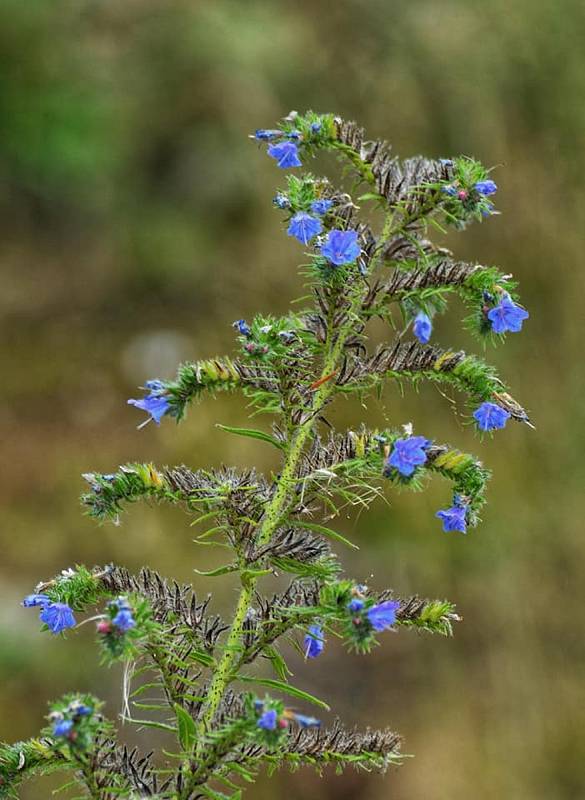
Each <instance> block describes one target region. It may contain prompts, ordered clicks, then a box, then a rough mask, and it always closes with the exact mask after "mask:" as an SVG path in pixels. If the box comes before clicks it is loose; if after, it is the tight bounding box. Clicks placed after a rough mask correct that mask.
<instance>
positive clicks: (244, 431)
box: [216, 423, 286, 450]
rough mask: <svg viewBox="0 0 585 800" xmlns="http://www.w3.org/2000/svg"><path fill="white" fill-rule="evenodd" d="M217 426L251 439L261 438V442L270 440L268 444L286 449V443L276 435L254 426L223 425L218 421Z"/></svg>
mask: <svg viewBox="0 0 585 800" xmlns="http://www.w3.org/2000/svg"><path fill="white" fill-rule="evenodd" d="M216 427H217V428H221V430H222V431H226V432H227V433H235V434H236V435H237V436H247V437H249V438H250V439H259V440H260V441H261V442H268V444H272V445H274V447H277V448H278V449H279V450H285V449H286V445H284V444H283V443H282V442H279V441H278V439H275V438H274V436H270V434H269V433H264V431H257V430H255V429H254V428H232V427H231V426H230V425H221V424H220V423H218V424H217V425H216Z"/></svg>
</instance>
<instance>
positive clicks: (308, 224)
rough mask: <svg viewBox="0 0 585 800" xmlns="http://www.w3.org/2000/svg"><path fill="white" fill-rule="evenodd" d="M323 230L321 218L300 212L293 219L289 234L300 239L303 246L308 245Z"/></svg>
mask: <svg viewBox="0 0 585 800" xmlns="http://www.w3.org/2000/svg"><path fill="white" fill-rule="evenodd" d="M322 230H323V223H322V222H321V220H320V219H319V217H312V216H311V215H310V214H305V212H304V211H299V212H298V213H297V214H295V215H294V217H292V219H291V221H290V225H289V226H288V230H287V233H288V235H289V236H294V237H295V239H298V240H299V242H300V243H301V244H304V245H307V244H309V242H310V241H311V239H314V238H315V236H317V235H318V234H320V233H321V231H322Z"/></svg>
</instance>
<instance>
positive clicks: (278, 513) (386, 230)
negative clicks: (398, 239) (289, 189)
mask: <svg viewBox="0 0 585 800" xmlns="http://www.w3.org/2000/svg"><path fill="white" fill-rule="evenodd" d="M391 232H392V215H391V214H388V216H387V217H386V220H385V223H384V227H383V230H382V234H381V236H380V240H379V242H378V249H377V252H376V255H375V256H374V258H373V259H372V263H371V264H370V268H371V270H373V269H374V268H375V266H377V264H378V262H379V261H380V260H381V249H382V247H383V245H384V244H385V242H386V241H387V240H388V239H389V238H390V236H391ZM362 294H363V292H362V285H361V283H359V282H358V284H357V288H356V290H355V291H354V293H353V296H352V297H351V304H350V311H349V313H348V317H347V321H346V322H345V324H344V325H343V326H342V327H341V328H340V329H339V330H338V331H337V336H335V332H334V331H332V330H331V327H332V320H330V321H329V322H330V325H329V331H330V336H331V335H332V336H333V337H334V338H332V339H330V341H329V347H328V354H327V356H326V358H325V360H324V362H323V368H322V370H321V376H320V379H326V378H331V376H332V374H333V373H334V372H335V371H336V370H337V368H338V365H339V361H340V359H341V357H342V355H343V350H344V347H345V342H346V340H347V338H348V336H349V335H350V334H351V331H352V327H353V323H354V314H355V313H356V311H358V309H359V307H360V305H361V302H362ZM334 388H335V381H334V380H326V381H324V382H323V383H322V385H321V386H320V387H319V389H318V390H317V392H316V394H315V398H314V401H313V413H312V414H311V417H310V419H308V420H307V421H306V422H304V423H303V424H302V425H300V426H299V427H298V428H297V430H296V431H295V433H294V434H293V437H292V439H291V444H290V448H289V450H288V453H287V456H286V459H285V462H284V465H283V469H282V472H281V475H280V478H279V481H278V484H277V488H276V491H275V493H274V495H273V497H272V499H271V500H270V502H269V503H268V505H267V507H266V510H265V513H264V517H263V519H262V523H261V526H260V530H259V532H258V539H257V542H258V544H259V545H264V544H266V543H267V542H268V541H270V538H271V537H272V535H273V533H274V531H275V530H276V528H277V527H278V525H279V522H280V520H281V518H282V512H283V510H284V509H285V507H286V504H287V501H288V497H289V487H290V485H291V483H293V482H294V478H295V474H296V471H297V467H298V465H299V461H300V459H301V456H302V454H303V449H304V446H305V444H306V442H307V439H308V438H309V436H310V435H311V432H312V430H313V427H314V425H315V423H316V420H317V418H318V416H319V412H320V411H321V410H322V409H323V407H324V405H325V404H326V402H327V400H328V399H329V397H330V395H331V394H332V392H333V390H334ZM256 582H257V578H253V577H246V578H245V579H244V580H243V581H242V589H241V591H240V596H239V598H238V603H237V605H236V609H235V612H234V619H233V622H232V626H231V628H230V632H229V634H228V638H227V641H226V644H225V647H224V651H223V654H222V656H221V659H220V661H219V663H218V664H217V667H216V669H215V672H214V675H213V678H212V681H211V685H210V687H209V690H208V695H207V697H208V699H207V704H206V708H205V711H204V713H203V716H202V718H201V720H200V722H199V724H198V737H197V739H198V741H197V745H196V751H195V756H196V757H197V756H198V755H200V754H201V752H202V750H203V748H204V746H205V733H206V731H208V730H210V728H211V725H212V722H213V718H214V716H215V714H216V712H217V709H218V708H219V705H220V703H221V699H222V697H223V694H224V692H225V690H226V687H227V686H228V685H229V683H230V682H231V680H233V674H232V672H233V668H234V663H235V660H236V657H237V654H238V652H239V650H240V640H241V636H242V627H243V624H244V620H245V618H246V614H247V612H248V609H249V607H250V605H251V603H252V599H253V597H254V591H255V589H256ZM187 784H189V781H187ZM185 789H186V791H187V792H190V790H191V787H190V786H189V785H187V786H186V787H185ZM183 796H184V797H188V794H185V793H183Z"/></svg>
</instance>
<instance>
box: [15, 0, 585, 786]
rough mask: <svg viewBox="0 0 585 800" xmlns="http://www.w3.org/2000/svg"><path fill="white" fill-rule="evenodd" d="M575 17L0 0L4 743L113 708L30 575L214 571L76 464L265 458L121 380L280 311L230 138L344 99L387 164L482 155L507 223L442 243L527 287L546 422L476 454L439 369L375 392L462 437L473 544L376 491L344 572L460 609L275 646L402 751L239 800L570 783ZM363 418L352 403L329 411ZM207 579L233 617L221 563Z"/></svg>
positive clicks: (577, 666)
mask: <svg viewBox="0 0 585 800" xmlns="http://www.w3.org/2000/svg"><path fill="white" fill-rule="evenodd" d="M584 36H585V7H584V6H583V4H582V2H580V0H565V1H564V2H563V3H559V2H555V1H554V0H536V2H528V0H512V1H511V2H510V0H493V2H490V3H483V4H480V3H470V2H465V0H451V1H450V2H449V1H446V2H439V3H438V2H433V0H420V1H419V2H415V3H399V2H387V1H385V0H369V2H367V3H362V2H357V0H353V1H350V0H339V1H338V2H337V3H333V4H332V3H325V2H315V1H314V0H312V1H311V2H309V1H308V0H297V2H294V3H292V2H291V3H287V2H279V1H278V0H275V2H271V3H265V2H261V1H260V0H250V2H246V3H243V2H237V0H232V1H231V2H230V0H214V1H213V2H201V3H192V2H189V0H126V1H125V2H123V3H120V2H113V0H100V2H95V0H54V1H53V2H50V3H49V2H45V1H44V0H27V2H22V0H4V2H3V3H2V5H1V6H0V47H1V52H2V69H1V70H0V178H1V180H0V212H1V213H0V227H1V236H0V248H1V264H2V292H1V293H0V308H1V312H2V313H1V322H0V324H1V326H2V338H1V345H0V347H1V348H2V364H3V366H2V375H3V381H2V393H1V394H2V397H1V399H0V404H1V405H0V438H1V441H2V464H3V470H2V475H3V477H2V481H1V482H0V492H1V498H2V507H3V511H2V526H1V532H0V548H1V553H2V555H1V559H0V580H1V586H0V597H1V602H0V636H1V646H0V707H1V712H0V739H8V740H14V739H17V738H20V737H28V736H30V735H33V734H34V733H35V732H36V731H37V730H38V729H39V727H40V726H41V724H42V715H43V713H44V709H45V702H46V701H47V700H48V699H49V698H53V697H56V696H58V695H59V694H60V693H61V692H63V691H65V690H68V689H74V688H75V689H80V690H82V691H91V692H95V693H96V694H99V695H101V696H102V697H104V699H106V700H107V702H108V710H109V714H110V715H111V716H115V715H116V712H117V710H118V703H119V699H118V695H119V684H120V680H121V676H120V674H119V672H118V671H117V670H115V669H113V670H111V671H100V670H99V668H98V667H97V664H96V661H95V659H94V654H95V651H94V650H93V645H92V641H91V639H92V634H91V632H90V631H89V629H85V631H84V629H82V632H81V633H80V635H78V636H77V637H70V638H69V639H68V640H67V641H66V642H64V641H61V640H59V639H56V638H55V639H51V638H49V637H47V636H40V635H39V634H38V632H37V624H36V621H35V617H34V615H32V614H30V613H27V612H25V611H24V610H23V609H21V608H20V607H19V605H18V603H19V601H20V599H21V596H22V595H24V594H25V593H26V592H28V591H29V590H30V589H31V588H32V587H33V585H34V584H35V583H36V581H37V580H38V579H39V578H42V577H44V578H46V577H49V576H51V575H52V574H53V573H55V572H56V571H57V570H59V569H61V568H63V567H67V566H68V565H70V564H72V563H74V562H75V561H83V562H86V563H88V564H90V565H91V564H93V563H104V562H107V561H116V562H118V563H123V564H125V565H127V566H129V567H133V568H135V567H138V566H140V565H141V564H142V563H143V562H146V563H149V564H151V565H152V566H156V567H157V568H159V569H160V570H161V571H162V572H166V573H168V574H169V575H176V576H178V577H179V578H182V579H192V578H193V577H194V576H193V574H192V572H191V570H192V567H193V566H195V565H197V566H201V564H208V563H209V562H208V557H207V553H206V552H200V550H203V548H196V547H195V546H194V545H193V544H192V543H191V540H192V538H193V531H192V529H190V528H189V526H188V520H186V518H184V517H183V516H181V515H180V514H179V513H177V512H174V511H169V510H165V509H162V508H146V507H140V508H138V507H137V508H135V509H133V510H132V511H131V512H130V513H129V514H127V515H126V518H125V520H124V522H123V525H122V526H121V527H120V528H115V527H112V526H104V527H101V528H100V527H98V526H96V525H95V523H93V522H92V521H91V520H88V519H87V518H84V517H83V516H82V514H81V510H80V508H79V506H78V500H77V498H78V494H79V493H80V491H81V490H82V482H81V479H80V478H79V475H80V473H81V472H83V471H87V470H88V469H95V470H101V471H109V470H110V468H111V467H115V466H116V465H117V464H118V463H120V462H124V461H129V460H133V459H153V460H154V461H156V462H158V463H174V462H180V461H183V460H184V461H186V462H188V463H190V464H193V465H195V466H197V465H202V464H209V463H212V464H219V463H220V462H226V463H235V464H241V465H244V464H246V465H251V464H255V465H257V466H258V467H259V468H262V469H266V470H268V469H270V468H271V467H272V466H274V462H273V461H272V460H271V458H272V456H271V454H269V453H267V452H266V450H265V449H264V448H263V446H262V445H261V444H258V446H257V447H256V446H252V445H251V444H250V441H249V440H242V441H239V440H237V439H234V438H233V437H229V436H227V435H226V434H223V433H221V432H219V431H218V430H217V429H215V428H214V422H216V421H223V422H228V423H230V424H238V422H242V421H243V419H244V417H245V412H244V410H243V409H242V408H241V404H240V402H239V400H238V399H237V398H230V397H221V398H220V399H218V400H215V401H209V400H207V401H205V402H204V403H203V404H202V405H201V406H199V407H197V408H195V409H193V410H192V412H191V414H190V418H189V420H188V421H187V422H186V423H185V424H184V425H183V426H182V427H181V428H179V429H177V428H176V427H175V426H174V425H173V424H172V422H169V421H167V424H164V425H162V426H161V428H160V429H155V427H154V426H149V427H148V428H147V429H146V430H143V431H141V432H137V431H136V429H135V425H136V424H137V421H138V420H137V415H136V412H135V410H133V409H131V408H129V407H127V406H126V404H125V399H126V398H127V397H130V396H136V394H135V392H136V389H135V386H136V385H137V384H140V383H141V382H142V381H143V380H144V379H145V378H148V377H154V376H160V377H163V378H164V377H168V376H170V375H172V374H173V372H174V368H175V365H176V363H177V362H178V361H180V360H181V359H183V358H187V357H204V356H207V355H213V354H215V353H216V352H217V353H223V352H226V351H227V350H229V348H230V347H231V345H232V342H233V331H232V330H231V328H230V323H231V321H232V320H233V319H236V318H238V317H242V316H246V315H248V316H250V315H251V314H252V313H254V312H255V311H263V312H274V313H280V312H283V311H284V310H285V308H286V307H287V304H288V301H289V299H290V298H291V297H293V296H294V295H295V294H298V293H299V292H300V290H301V280H300V278H299V277H298V273H297V270H296V268H295V267H296V263H297V261H298V259H299V250H298V247H297V245H296V243H295V242H293V241H292V240H289V239H287V237H286V236H284V235H283V233H282V231H281V230H280V222H279V216H278V215H277V214H275V213H274V212H273V210H272V208H271V202H270V201H271V197H272V196H273V194H274V190H275V187H276V186H277V184H278V182H279V181H282V180H283V175H282V173H281V172H279V171H278V170H276V169H275V167H274V165H273V163H272V162H271V161H270V160H269V159H267V158H266V157H265V156H264V155H263V153H262V152H257V148H256V145H254V144H251V143H250V142H249V141H248V140H247V138H246V136H247V134H248V133H249V132H250V131H253V130H254V129H255V128H256V127H258V126H267V127H270V125H271V124H272V123H273V121H274V120H275V119H276V118H278V117H279V116H281V115H283V114H284V113H286V112H287V111H288V110H290V109H291V108H301V109H304V108H309V107H311V108H314V109H316V110H320V111H335V112H337V113H340V114H342V115H344V116H346V117H350V118H351V117H356V118H358V119H359V120H360V122H364V123H365V124H366V126H367V128H368V129H369V130H370V131H371V133H372V134H373V135H382V136H386V137H387V138H388V139H389V140H391V142H392V143H393V145H394V147H395V149H396V151H397V152H399V153H400V154H403V155H412V154H414V153H418V152H424V153H425V154H428V155H434V156H447V155H451V154H458V153H467V154H470V155H475V156H476V157H478V158H479V159H481V160H482V161H484V162H485V163H487V164H495V165H502V167H501V169H499V170H497V172H496V173H495V175H494V177H495V179H496V181H497V183H498V184H499V186H500V190H499V192H498V195H497V205H498V207H499V208H500V209H501V210H502V212H503V216H501V217H496V218H493V219H491V220H489V221H488V222H487V223H486V224H484V225H481V226H476V227H475V228H473V229H470V230H469V231H467V232H466V233H465V234H463V235H461V236H458V237H457V239H456V240H455V239H453V240H450V244H452V245H453V246H454V247H456V252H457V253H458V254H460V255H461V256H462V257H468V258H470V259H475V258H477V259H479V260H481V261H483V262H484V263H490V262H493V263H497V264H499V265H500V266H502V267H504V268H506V269H509V270H510V271H512V272H513V273H514V275H515V276H516V277H517V278H518V279H519V280H520V283H521V290H522V298H523V300H524V302H525V303H526V305H527V307H528V308H529V309H530V312H531V319H530V320H529V322H528V324H527V325H526V326H525V329H524V331H523V333H522V334H520V335H518V336H510V337H509V338H508V342H507V343H506V345H505V346H504V347H501V348H499V349H498V350H497V352H496V354H495V357H494V360H495V362H496V363H497V365H498V367H499V369H500V370H501V372H502V374H503V375H504V376H507V377H508V378H510V379H511V382H512V384H513V386H514V391H515V395H516V396H517V397H518V399H519V400H520V401H521V402H523V403H524V404H525V405H526V406H527V407H528V408H529V409H530V411H531V414H532V417H533V419H534V421H535V422H536V426H537V430H536V431H530V430H528V429H527V428H525V427H523V426H519V425H515V426H513V425H509V426H508V429H507V430H506V431H505V432H504V433H501V434H500V435H498V436H496V437H495V438H494V439H493V440H488V441H485V442H484V443H480V442H479V441H478V440H477V439H475V438H474V436H473V434H472V432H471V430H470V429H469V428H467V427H466V426H463V425H462V424H461V417H459V416H458V415H457V414H456V413H455V411H454V409H455V408H456V407H455V406H453V404H452V403H451V402H450V400H449V399H448V398H445V397H443V396H441V395H440V394H439V393H438V392H437V391H436V390H435V389H432V388H426V389H425V390H424V391H421V393H420V394H414V393H408V394H406V395H405V396H404V397H399V396H397V395H387V396H386V398H385V402H386V405H387V409H388V414H389V416H390V417H391V419H392V420H393V421H394V422H398V421H408V420H412V421H413V422H414V423H415V424H416V427H417V430H419V431H420V432H423V433H425V434H426V435H428V436H431V437H432V436H437V437H438V438H440V439H441V440H451V441H452V442H453V443H454V444H456V445H458V446H460V447H463V448H472V449H475V451H476V452H477V453H478V454H480V455H481V457H482V458H483V459H484V461H485V462H486V464H487V465H488V466H489V467H490V468H493V469H494V473H495V477H494V480H493V482H492V486H491V489H490V493H489V500H490V503H489V505H488V507H487V510H486V512H485V514H484V518H485V519H484V523H483V526H481V527H480V528H479V529H478V530H477V531H474V532H473V533H471V534H470V535H469V536H468V537H467V538H464V537H461V536H458V535H456V534H454V535H449V536H448V535H445V534H443V533H442V532H441V530H440V524H439V523H438V521H437V520H435V519H434V518H433V511H434V509H435V508H437V507H440V503H441V501H444V499H445V488H444V486H440V485H436V486H434V487H433V488H432V489H431V491H430V492H428V493H426V494H425V495H421V496H419V497H417V496H412V495H410V494H404V495H394V496H392V497H390V500H391V505H390V507H388V506H385V505H383V504H382V503H380V504H379V505H378V506H377V507H376V508H375V510H374V512H373V513H372V514H370V515H368V516H367V517H364V518H363V519H360V518H359V517H356V515H351V516H350V517H349V518H348V519H347V522H346V527H347V530H348V531H351V532H352V533H353V536H354V538H356V539H359V540H360V542H361V543H362V550H361V551H360V553H358V554H357V556H356V555H351V556H350V557H349V558H348V561H349V560H350V561H351V565H352V572H353V573H354V574H355V575H356V577H363V578H366V579H368V580H371V582H372V584H373V585H377V586H379V587H382V586H385V585H393V586H394V587H395V588H396V589H397V590H399V591H400V592H401V593H408V592H409V591H414V590H419V591H422V592H424V593H425V594H428V595H430V596H435V595H439V596H445V597H448V598H450V599H452V600H454V601H455V602H457V603H458V605H459V609H460V611H461V613H462V614H463V616H464V618H465V621H464V624H463V625H459V626H457V632H456V637H455V639H453V640H452V641H446V640H445V641H442V642H438V641H437V640H434V641H432V642H429V641H427V640H426V639H425V638H423V637H420V638H419V637H408V636H401V637H396V638H395V639H394V638H392V637H390V638H391V639H392V641H386V642H385V645H384V647H383V648H380V649H379V650H378V651H377V652H376V653H375V654H374V655H373V656H372V657H371V658H369V659H368V660H363V659H361V658H359V657H357V656H351V655H346V654H342V653H341V652H340V651H339V649H338V648H337V647H336V646H335V644H334V643H331V646H330V647H329V648H328V651H327V652H326V654H324V655H323V657H322V658H321V659H320V660H319V662H318V663H317V662H312V663H310V664H308V665H304V664H302V663H301V662H300V661H299V660H298V659H297V660H296V661H295V662H294V663H295V668H296V670H297V671H298V672H299V673H300V672H302V673H303V678H302V682H303V685H304V686H306V687H307V688H308V689H309V690H310V691H312V690H314V691H315V692H317V693H321V694H324V695H326V696H327V697H328V698H329V699H330V700H331V702H332V705H333V706H334V707H336V708H337V709H338V710H339V712H340V714H341V716H343V717H344V718H345V719H346V720H351V719H354V720H355V721H356V723H360V724H362V725H363V724H367V723H369V722H371V723H372V724H378V723H386V722H390V723H391V724H393V725H395V727H396V728H397V729H398V730H400V731H401V732H403V733H404V734H405V736H406V745H405V750H406V752H412V753H415V754H416V759H415V760H414V761H411V762H408V763H407V765H406V766H405V767H404V768H402V769H401V770H400V771H399V772H398V773H396V774H392V775H389V776H387V777H386V778H385V779H382V778H379V777H370V776H367V775H357V774H350V773H348V774H346V776H345V777H343V778H335V777H331V779H330V780H329V781H321V782H319V781H318V779H316V778H314V777H312V776H310V775H309V774H308V773H307V774H305V773H299V774H298V775H294V776H292V777H288V776H284V775H282V776H280V777H278V776H277V777H275V778H273V779H272V781H271V782H270V784H268V783H267V782H264V783H263V784H262V785H261V786H260V787H259V788H258V789H257V790H255V791H254V797H257V798H269V797H277V796H280V795H281V794H282V791H283V787H284V786H285V785H286V792H287V796H288V797H290V798H291V800H293V798H305V797H307V796H310V797H319V798H333V797H335V798H336V800H343V799H344V798H348V800H349V798H351V799H352V800H354V798H360V799H361V798H363V799H364V800H378V799H380V800H381V798H386V797H389V796H392V797H393V798H395V800H414V798H417V799H418V798H425V800H443V798H446V797H448V798H450V800H469V798H470V797H473V798H474V800H492V798H503V797H505V798H508V797H509V798H512V797H513V798H514V800H553V799H554V800H575V798H577V797H581V796H583V795H585V771H584V770H583V761H584V759H585V726H584V725H583V721H584V720H583V708H584V707H585V682H584V678H583V675H584V666H585V637H583V634H582V631H581V609H582V607H583V603H584V602H585V589H584V586H585V582H584V581H583V565H584V563H585V537H584V535H583V518H584V516H585V502H584V495H583V491H582V487H583V482H584V478H585V474H584V473H585V469H584V467H583V464H584V463H585V462H584V460H583V455H582V442H583V432H584V430H585V413H584V405H583V401H582V396H583V391H584V390H585V381H584V377H583V370H582V364H583V347H582V337H583V329H582V325H583V319H584V317H585V314H584V313H583V300H584V297H585V280H584V278H583V269H582V265H581V261H582V253H583V247H584V245H585V241H584V236H583V218H584V213H585V191H584V189H583V186H584V179H583V176H584V175H585V149H584V147H583V142H584V140H585V137H584V129H585V105H584V104H583V97H584V95H585V55H584V52H585V51H584V50H583V38H584ZM458 327H459V326H458V323H457V321H456V320H454V319H453V320H449V319H444V320H442V321H440V322H439V324H438V325H437V331H436V339H437V341H438V342H439V343H440V342H442V341H443V342H450V343H452V342H453V341H455V342H457V343H460V344H462V345H464V346H466V347H467V348H469V349H471V348H472V347H473V346H474V345H473V343H472V342H471V341H469V340H467V338H466V336H465V335H464V334H461V333H458ZM384 413H385V412H384V410H383V408H382V405H381V404H377V403H371V404H370V407H369V408H368V410H367V411H366V410H364V409H362V408H360V407H359V406H358V405H357V404H356V405H350V404H349V403H348V404H347V405H346V406H345V408H343V413H342V416H343V418H344V422H346V423H347V424H349V425H351V424H357V422H359V420H361V419H362V417H363V416H364V415H365V414H367V415H368V417H369V418H370V419H371V420H376V419H378V420H380V421H381V420H382V419H383V416H384ZM372 564H375V565H376V569H375V574H374V576H373V577H372V578H370V573H371V567H372ZM195 580H196V581H199V580H200V581H201V584H200V585H201V591H203V592H207V591H208V590H209V588H210V585H211V582H210V581H209V580H207V581H204V580H203V579H198V578H196V577H195ZM213 589H214V591H217V592H218V600H217V602H218V605H220V606H221V607H222V608H223V609H224V610H227V609H228V608H229V607H230V604H231V603H232V602H233V599H234V598H233V592H232V589H231V588H230V585H229V579H227V578H226V579H217V580H216V582H215V583H214V584H213ZM88 628H89V626H88ZM285 782H286V783H285ZM51 785H54V784H51V783H50V782H49V781H47V783H46V784H43V785H42V786H38V785H37V786H36V787H30V788H28V789H27V790H26V791H25V793H23V798H31V799H32V798H36V797H40V796H48V794H49V791H50V787H51Z"/></svg>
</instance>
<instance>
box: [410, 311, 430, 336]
mask: <svg viewBox="0 0 585 800" xmlns="http://www.w3.org/2000/svg"><path fill="white" fill-rule="evenodd" d="M412 332H413V333H414V335H415V336H416V338H417V339H418V340H419V342H420V343H421V344H428V342H429V341H430V338H431V333H432V332H433V323H432V322H431V318H430V317H429V315H428V314H425V312H424V311H419V312H418V314H417V315H416V317H415V318H414V325H413V326H412Z"/></svg>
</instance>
